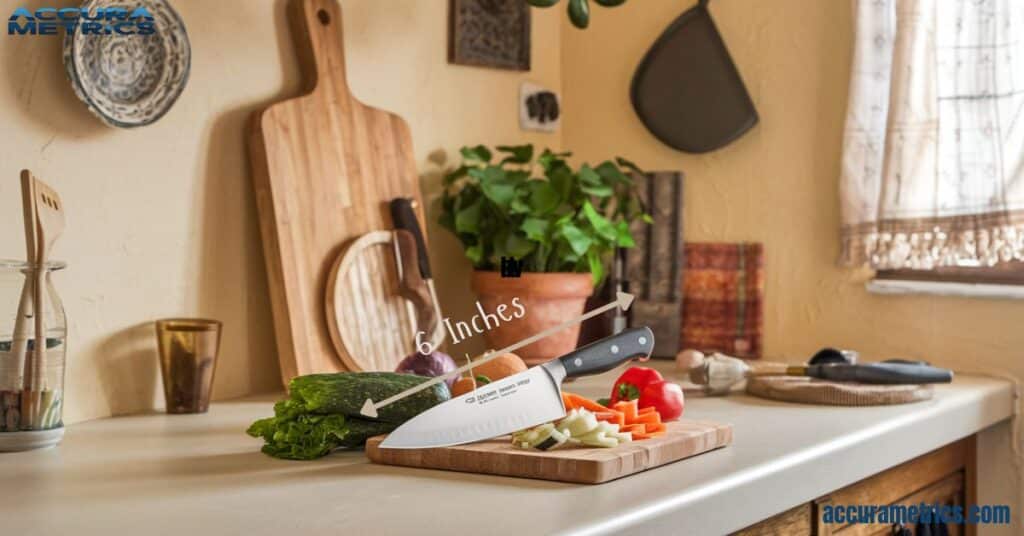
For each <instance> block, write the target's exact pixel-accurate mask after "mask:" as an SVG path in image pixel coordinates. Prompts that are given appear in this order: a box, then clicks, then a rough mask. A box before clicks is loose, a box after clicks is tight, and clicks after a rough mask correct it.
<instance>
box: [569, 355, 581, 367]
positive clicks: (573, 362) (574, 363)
mask: <svg viewBox="0 0 1024 536" xmlns="http://www.w3.org/2000/svg"><path fill="white" fill-rule="evenodd" d="M572 364H573V365H576V366H577V367H582V366H583V360H582V359H580V358H578V357H577V358H576V359H573V361H572Z"/></svg>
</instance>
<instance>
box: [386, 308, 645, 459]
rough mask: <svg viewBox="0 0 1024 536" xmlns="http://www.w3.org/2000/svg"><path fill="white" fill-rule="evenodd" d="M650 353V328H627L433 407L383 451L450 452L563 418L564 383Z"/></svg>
mask: <svg viewBox="0 0 1024 536" xmlns="http://www.w3.org/2000/svg"><path fill="white" fill-rule="evenodd" d="M653 349H654V333H653V332H652V331H651V329H650V328H648V327H638V328H631V329H627V330H625V331H622V332H621V333H619V334H617V335H612V336H610V337H605V338H604V339H601V340H599V341H596V342H593V343H590V344H588V345H586V346H584V347H582V348H579V349H577V350H575V351H573V352H571V353H569V354H566V355H564V356H562V357H560V358H558V359H555V360H553V361H549V362H547V363H544V364H543V365H538V366H536V367H533V368H531V369H529V370H527V371H525V372H520V373H519V374H515V375H512V376H509V377H507V378H502V379H501V380H498V381H495V382H492V383H489V384H487V385H483V386H481V387H479V388H477V389H476V390H475V391H471V392H469V393H466V394H464V395H462V396H460V397H457V398H453V399H451V400H449V401H447V402H445V403H443V404H440V405H437V406H434V407H433V408H430V409H428V410H427V411H425V412H423V413H421V414H419V415H417V416H416V417H414V418H412V419H411V420H409V421H408V422H406V423H405V424H403V425H402V426H400V427H398V429H397V430H395V431H394V432H391V434H390V435H389V436H388V437H387V439H385V440H384V442H383V443H381V447H383V448H395V449H414V448H431V447H448V446H452V445H461V444H463V443H472V442H474V441H481V440H484V439H490V438H492V437H497V436H500V435H504V434H508V433H511V432H515V431H517V430H522V429H524V428H529V427H531V426H536V425H538V424H541V423H545V422H549V421H553V420H555V419H558V418H560V417H562V416H564V415H565V406H564V405H563V404H562V380H564V379H566V378H578V377H580V376H589V375H591V374H600V373H602V372H607V371H609V370H611V369H613V368H615V367H617V366H619V365H620V364H622V363H624V362H626V361H629V360H632V359H638V358H643V357H647V356H649V355H651V351H652V350H653Z"/></svg>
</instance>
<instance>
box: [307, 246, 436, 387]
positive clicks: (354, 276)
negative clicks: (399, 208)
mask: <svg viewBox="0 0 1024 536" xmlns="http://www.w3.org/2000/svg"><path fill="white" fill-rule="evenodd" d="M397 255H398V254H397V253H396V250H395V241H394V233H393V232H392V231H373V232H370V233H366V234H364V235H363V236H361V237H359V238H358V239H356V240H355V241H354V242H352V244H350V245H349V246H348V247H347V248H345V250H344V251H343V252H342V254H341V255H339V256H338V259H337V260H336V261H335V263H334V266H333V268H332V269H331V273H330V275H329V276H328V278H327V294H326V296H325V298H326V300H325V304H326V309H327V311H326V313H327V326H328V330H329V331H330V333H331V341H332V342H333V343H334V347H335V350H337V354H338V357H339V358H340V359H341V361H342V363H344V365H345V368H347V369H348V370H349V371H352V372H359V371H392V370H395V367H397V366H398V363H399V362H400V361H401V360H402V359H403V358H404V357H405V356H407V355H409V354H411V353H412V352H413V351H414V348H415V343H414V336H413V334H414V333H415V332H416V314H415V311H414V310H413V308H412V305H411V304H410V303H409V302H408V301H407V300H406V299H405V298H404V297H402V295H401V294H400V289H399V281H400V280H401V278H400V274H399V273H398V264H397V261H398V256H397Z"/></svg>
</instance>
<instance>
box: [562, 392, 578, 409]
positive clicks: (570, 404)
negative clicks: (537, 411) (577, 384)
mask: <svg viewBox="0 0 1024 536" xmlns="http://www.w3.org/2000/svg"><path fill="white" fill-rule="evenodd" d="M562 404H564V405H565V411H570V410H573V409H576V405H575V403H574V401H573V399H572V393H562Z"/></svg>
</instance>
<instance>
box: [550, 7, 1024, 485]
mask: <svg viewBox="0 0 1024 536" xmlns="http://www.w3.org/2000/svg"><path fill="white" fill-rule="evenodd" d="M693 3H695V2H677V1H668V0H645V1H644V2H628V3H626V4H625V5H623V6H622V7H619V8H616V9H615V10H614V11H612V10H605V9H596V10H595V12H594V14H593V17H592V19H593V20H592V22H591V26H590V28H589V29H588V30H587V31H585V32H580V31H577V30H575V29H573V28H572V27H571V26H569V25H568V24H566V25H565V26H564V27H563V30H562V32H563V38H562V66H563V71H562V84H563V87H564V88H565V94H564V100H565V109H566V119H565V123H564V132H563V140H564V145H565V148H566V149H567V150H571V151H575V152H576V154H577V155H578V156H580V157H582V158H583V159H589V160H597V159H600V158H605V157H608V156H611V155H619V154H621V155H623V156H626V157H628V158H631V159H633V160H634V161H636V162H637V163H639V164H640V165H641V166H644V167H646V168H647V169H652V170H654V169H669V170H682V171H684V172H685V173H686V181H687V182H686V187H685V188H686V192H685V195H686V214H685V225H686V230H685V233H686V238H687V240H691V241H717V240H722V241H759V242H763V243H764V244H765V248H766V257H767V259H766V263H767V266H766V274H767V281H766V284H767V289H766V296H767V302H766V310H765V326H764V327H765V353H766V355H767V356H770V357H772V358H783V359H787V360H792V361H797V360H804V359H806V358H807V357H808V356H809V355H810V354H811V353H813V352H814V351H816V350H817V349H819V348H821V347H822V346H825V345H834V346H840V347H846V348H854V349H857V350H859V351H860V352H861V353H862V355H863V356H864V357H865V358H867V359H882V358H890V357H906V358H916V359H927V360H930V361H933V362H935V363H937V364H940V365H944V366H950V367H954V368H956V369H957V370H961V371H967V370H985V371H996V372H1008V373H1011V374H1015V375H1016V376H1017V377H1024V329H1022V327H1021V326H1022V321H1024V302H1021V301H998V300H980V299H963V298H947V297H925V296H916V297H885V296H876V295H871V294H868V293H867V292H866V291H865V290H864V281H865V279H866V277H867V276H868V273H866V272H864V271H857V270H847V269H841V268H839V267H837V266H836V263H835V259H836V258H837V257H838V252H839V239H838V237H839V235H838V233H839V214H838V210H839V203H838V176H839V166H840V160H839V158H840V149H841V143H842V128H843V118H844V113H845V106H846V95H847V84H848V82H849V65H850V56H851V47H852V38H853V33H852V21H851V14H852V9H851V5H850V2H849V1H848V0H830V1H820V0H772V1H770V2H760V1H754V0H728V1H720V2H713V3H712V4H711V12H712V15H713V16H714V18H715V21H716V23H717V24H718V26H719V30H720V31H721V33H722V35H723V38H724V40H725V42H726V45H727V46H728V47H729V50H730V52H731V53H732V56H733V59H734V61H735V62H736V64H737V66H738V68H739V70H740V73H741V74H742V76H743V78H744V80H745V81H746V85H747V88H748V90H749V91H750V93H751V96H752V98H753V100H754V103H755V105H756V107H757V109H758V112H759V113H760V117H761V122H760V124H759V125H758V126H756V127H755V128H754V129H753V130H751V131H750V132H748V133H747V134H746V135H745V136H743V137H742V138H741V139H740V140H738V141H737V142H735V143H733V144H731V145H729V146H727V147H726V148H724V149H722V150H719V151H716V152H713V153H710V154H707V155H687V154H682V153H679V152H676V151H674V150H672V149H670V148H668V147H666V146H665V145H662V144H661V143H659V142H658V141H657V140H656V139H655V138H654V137H653V136H652V135H651V134H649V133H648V132H647V130H646V129H645V128H644V127H643V126H642V125H641V123H640V122H639V120H638V119H637V118H636V115H635V114H634V112H633V110H632V107H631V106H630V103H629V97H628V94H629V82H630V79H631V77H632V75H633V72H634V70H635V69H636V65H637V64H638V63H639V61H640V59H641V57H642V56H643V54H644V53H645V52H646V50H647V48H648V47H649V46H650V45H651V44H652V43H653V41H654V40H655V38H657V36H658V35H660V33H661V32H662V30H664V28H665V27H666V26H667V25H668V24H669V23H670V22H671V21H672V20H673V19H674V18H675V17H676V16H677V15H678V14H679V13H681V12H682V11H683V10H684V9H686V8H687V7H689V5H692V4H693ZM1002 453H1003V457H1001V458H1000V460H1002V461H1003V462H1006V463H1009V461H1008V458H1006V457H1005V453H1006V449H1005V443H1004V450H1003V451H1002ZM1015 475H1019V470H1018V471H1004V472H1002V473H1000V474H999V475H998V476H997V479H998V478H1002V479H1011V480H1012V479H1013V478H1014V476H1015ZM990 482H991V481H990Z"/></svg>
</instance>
